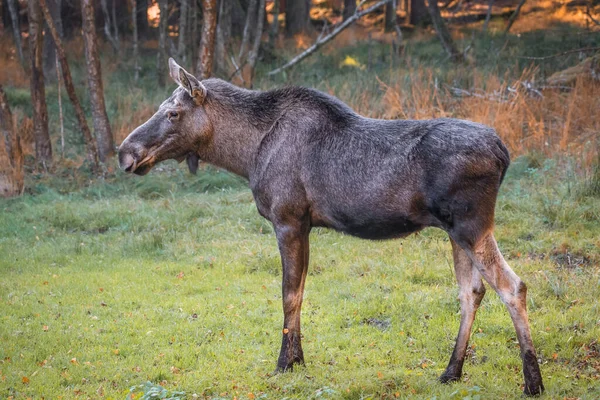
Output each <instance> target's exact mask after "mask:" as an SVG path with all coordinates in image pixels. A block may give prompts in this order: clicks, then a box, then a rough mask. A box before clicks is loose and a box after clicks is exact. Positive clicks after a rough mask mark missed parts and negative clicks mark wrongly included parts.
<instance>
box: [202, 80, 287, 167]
mask: <svg viewBox="0 0 600 400" xmlns="http://www.w3.org/2000/svg"><path fill="white" fill-rule="evenodd" d="M203 83H204V85H205V86H206V87H207V90H208V93H209V95H208V97H207V99H206V103H205V106H204V109H205V111H206V114H207V117H208V119H209V120H210V122H211V124H212V128H213V134H212V135H211V137H210V139H209V140H207V142H206V143H201V144H200V146H199V149H198V156H199V157H200V159H201V160H203V161H205V162H208V163H211V164H214V165H216V166H218V167H221V168H224V169H226V170H228V171H230V172H233V173H235V174H237V175H240V176H243V177H244V178H246V179H249V178H250V175H251V173H252V171H253V168H254V160H255V158H256V153H257V152H258V147H259V145H260V143H261V141H262V139H263V137H264V135H265V134H266V133H267V132H268V130H269V129H270V128H271V126H272V125H273V123H274V121H275V114H276V108H277V107H276V106H275V104H273V103H272V97H271V96H265V93H266V92H258V91H250V90H245V89H241V88H238V87H236V86H233V85H231V84H229V83H227V82H224V81H221V80H218V79H208V80H205V81H203ZM265 97H268V98H267V99H265Z"/></svg>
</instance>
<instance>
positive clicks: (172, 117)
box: [167, 111, 179, 119]
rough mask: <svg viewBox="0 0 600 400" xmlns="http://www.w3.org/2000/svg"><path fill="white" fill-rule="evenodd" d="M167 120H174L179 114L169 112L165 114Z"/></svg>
mask: <svg viewBox="0 0 600 400" xmlns="http://www.w3.org/2000/svg"><path fill="white" fill-rule="evenodd" d="M167 115H168V117H169V119H175V118H177V117H179V113H178V112H177V111H169V113H168V114H167Z"/></svg>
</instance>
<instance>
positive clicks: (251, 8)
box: [238, 0, 304, 65]
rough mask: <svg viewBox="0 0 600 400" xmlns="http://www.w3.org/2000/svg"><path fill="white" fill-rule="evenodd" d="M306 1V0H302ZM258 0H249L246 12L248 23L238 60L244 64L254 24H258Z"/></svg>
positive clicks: (245, 25) (245, 26) (245, 27)
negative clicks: (256, 20)
mask: <svg viewBox="0 0 600 400" xmlns="http://www.w3.org/2000/svg"><path fill="white" fill-rule="evenodd" d="M302 1H304V0H302ZM257 4H258V1H257V0H249V1H248V11H247V12H246V23H245V24H244V35H243V36H242V44H241V45H240V53H239V54H238V62H239V64H240V65H243V64H244V63H245V62H246V56H247V54H248V44H249V43H250V36H251V32H252V26H253V25H256V22H255V20H254V19H255V18H256V7H257Z"/></svg>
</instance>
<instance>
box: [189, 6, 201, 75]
mask: <svg viewBox="0 0 600 400" xmlns="http://www.w3.org/2000/svg"><path fill="white" fill-rule="evenodd" d="M191 11H192V12H191V13H190V14H191V15H190V19H191V26H192V29H191V32H190V35H191V37H190V43H191V45H190V58H191V60H192V63H193V62H194V60H196V59H197V58H198V47H199V46H197V43H198V1H197V0H194V1H192V10H191Z"/></svg>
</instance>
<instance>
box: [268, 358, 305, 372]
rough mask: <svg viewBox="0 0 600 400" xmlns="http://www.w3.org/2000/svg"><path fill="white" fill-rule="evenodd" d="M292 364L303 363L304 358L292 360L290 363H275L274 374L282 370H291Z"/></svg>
mask: <svg viewBox="0 0 600 400" xmlns="http://www.w3.org/2000/svg"><path fill="white" fill-rule="evenodd" d="M294 364H300V365H304V360H294V361H292V362H290V363H277V367H276V368H275V371H274V374H282V373H284V372H293V371H294Z"/></svg>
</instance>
